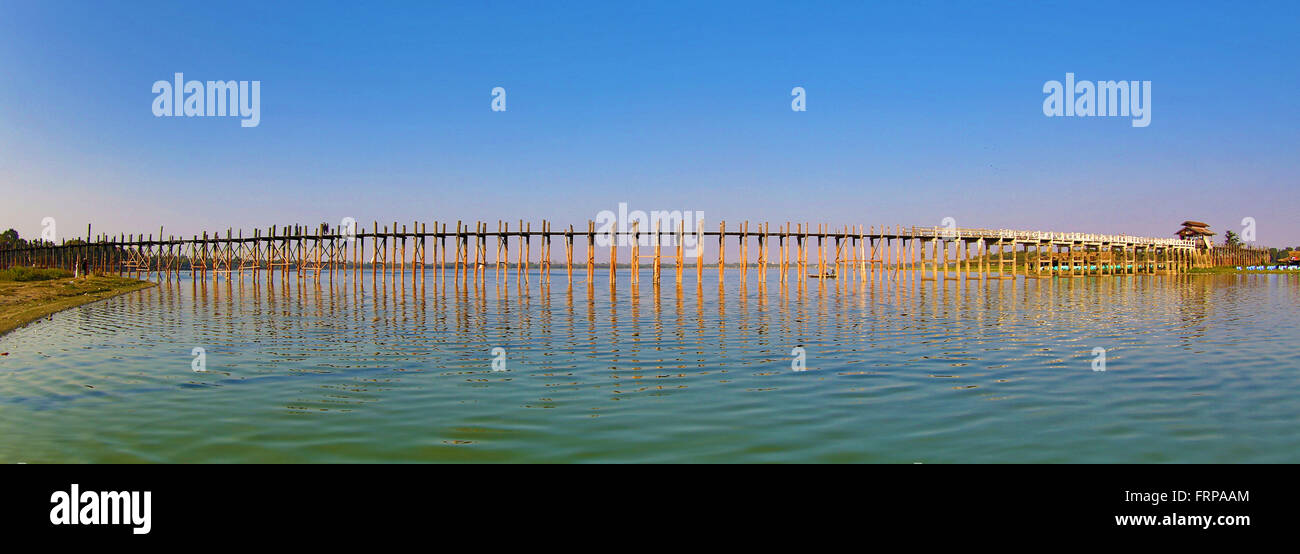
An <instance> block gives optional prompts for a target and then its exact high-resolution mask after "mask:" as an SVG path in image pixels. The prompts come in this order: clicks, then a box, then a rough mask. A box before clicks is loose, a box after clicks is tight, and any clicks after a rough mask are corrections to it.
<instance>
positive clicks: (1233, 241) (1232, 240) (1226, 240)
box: [1223, 231, 1241, 246]
mask: <svg viewBox="0 0 1300 554" xmlns="http://www.w3.org/2000/svg"><path fill="white" fill-rule="evenodd" d="M1223 245H1224V246H1241V238H1240V237H1238V236H1237V233H1234V232H1232V231H1224V232H1223Z"/></svg>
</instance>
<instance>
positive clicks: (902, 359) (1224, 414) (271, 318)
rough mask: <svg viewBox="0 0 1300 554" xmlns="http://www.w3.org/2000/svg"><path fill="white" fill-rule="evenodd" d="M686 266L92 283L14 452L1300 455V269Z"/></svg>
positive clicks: (5, 441) (22, 398)
mask: <svg viewBox="0 0 1300 554" xmlns="http://www.w3.org/2000/svg"><path fill="white" fill-rule="evenodd" d="M666 273H667V275H666V277H667V279H666V281H667V283H666V285H665V286H664V287H662V288H661V289H660V290H658V291H656V290H655V289H654V287H653V286H652V285H651V281H650V279H649V274H648V272H647V273H646V274H645V277H643V280H642V282H641V284H640V286H639V288H638V289H633V288H632V287H631V286H630V285H629V284H628V282H627V276H626V274H624V275H621V276H620V282H619V283H618V285H617V286H616V287H615V289H614V290H613V291H612V292H611V288H610V286H609V283H608V279H607V277H606V276H605V275H603V274H598V275H597V278H596V280H595V282H596V284H595V285H594V286H593V287H591V289H588V287H587V285H586V284H585V280H584V279H582V278H581V277H580V280H579V281H578V282H577V283H575V284H574V285H573V287H572V288H570V287H568V286H567V285H566V282H565V277H564V275H563V274H561V273H556V274H555V275H554V280H553V282H552V284H551V285H550V286H549V287H547V288H543V287H541V286H540V285H539V281H540V279H539V277H538V276H537V275H536V274H534V275H533V276H532V277H531V278H530V283H529V286H528V288H527V289H522V288H521V287H520V286H519V283H518V281H517V279H514V278H513V275H512V279H511V280H510V281H509V282H508V283H506V284H503V285H501V286H498V285H497V284H496V283H495V282H494V281H493V279H492V278H491V276H489V279H488V281H487V287H486V290H481V291H474V290H470V291H468V292H465V291H462V292H456V291H447V292H445V293H444V292H443V291H440V290H439V291H435V290H433V288H432V287H424V288H421V287H419V286H417V285H414V284H413V283H414V281H415V279H414V277H413V276H411V275H409V274H408V275H407V276H406V282H405V284H403V283H402V282H401V280H399V282H398V283H397V287H396V289H395V290H394V289H390V288H388V287H384V286H379V287H376V286H375V285H372V284H371V283H370V282H369V281H368V277H369V275H368V274H367V275H366V277H367V279H366V280H363V282H360V283H358V282H355V281H352V280H348V279H345V278H342V279H336V281H335V282H333V283H331V282H329V281H324V282H322V283H321V284H319V285H317V284H315V283H314V282H312V281H310V280H309V281H306V282H305V283H303V284H301V285H299V284H297V283H294V282H292V280H291V282H290V284H289V285H288V286H286V285H284V284H283V283H282V282H281V281H280V280H276V281H275V283H274V284H273V285H271V286H268V284H267V283H265V282H262V283H259V284H257V285H256V286H255V285H254V284H253V283H252V282H251V280H248V279H246V280H245V281H244V282H242V283H240V282H235V283H229V282H225V281H218V282H216V283H215V284H214V283H194V282H191V281H189V280H184V281H181V282H179V283H170V284H166V283H164V284H162V285H160V286H159V287H157V288H154V289H150V290H145V291H140V292H136V293H132V294H129V295H125V296H121V297H117V298H113V299H110V300H107V301H104V302H99V303H96V304H91V305H87V306H82V307H79V308H75V309H72V310H69V311H65V312H61V313H59V314H56V315H54V316H53V317H52V318H51V319H50V320H48V321H44V322H40V323H38V324H34V325H31V326H29V327H26V328H23V329H19V330H17V331H15V332H13V333H10V334H8V335H5V336H3V337H0V352H8V353H9V354H8V355H7V356H0V461H3V462H8V463H14V462H28V463H39V462H896V463H913V462H924V463H953V462H1291V463H1294V462H1297V461H1300V430H1298V429H1300V425H1297V424H1296V422H1297V421H1300V402H1297V400H1296V399H1297V397H1298V393H1300V371H1298V370H1300V363H1297V362H1296V361H1295V355H1296V354H1295V344H1296V339H1297V338H1300V330H1298V329H1297V317H1296V316H1295V307H1296V306H1297V305H1300V277H1296V276H1289V275H1260V276H1209V275H1207V276H1136V277H1133V276H1129V277H1109V276H1108V277H1083V278H1058V279H1038V280H1024V279H1021V280H1018V281H1012V280H989V281H978V280H964V279H963V280H946V281H943V282H934V281H928V282H919V283H917V284H915V285H914V286H906V287H902V286H897V285H893V284H880V283H877V284H875V285H863V286H858V285H857V284H852V285H850V284H849V283H847V282H843V283H837V282H834V281H831V282H826V283H822V282H818V281H813V282H812V283H809V284H808V285H807V287H806V288H804V289H799V288H797V287H795V286H793V285H790V286H787V287H781V286H778V285H777V284H776V283H777V280H776V275H775V274H774V273H773V274H771V276H770V277H769V281H768V285H767V286H766V287H759V286H758V283H757V277H756V275H755V274H754V273H753V272H751V274H750V275H749V278H748V286H742V284H741V283H740V282H739V275H738V272H737V271H735V270H729V271H728V273H727V283H726V284H725V286H722V287H720V286H719V285H718V282H717V277H716V274H713V273H710V272H706V273H705V279H704V283H703V285H702V286H697V285H696V284H695V282H694V275H693V274H692V273H691V272H688V275H687V277H686V281H687V282H686V285H685V286H684V287H683V288H681V289H678V288H677V287H676V286H674V285H673V283H672V277H671V270H669V271H668V272H666ZM837 285H838V286H840V287H842V288H839V289H837V288H836V286H837ZM196 347H198V348H202V349H204V356H205V358H204V360H205V369H206V371H204V372H195V371H194V370H193V363H194V360H195V356H194V355H193V352H194V349H195V348H196ZM796 347H802V348H803V349H804V352H805V357H806V366H805V367H806V370H805V371H794V370H793V369H792V361H793V359H794V356H793V355H792V350H793V349H795V348H796ZM493 348H502V349H503V351H498V352H504V360H503V361H500V358H501V356H494V355H493V353H492V350H493ZM1095 348H1103V349H1105V357H1106V363H1105V367H1104V369H1105V371H1095V370H1094V365H1095V362H1096V361H1097V360H1098V357H1097V356H1096V355H1095V354H1094V349H1095ZM494 358H497V359H498V360H499V361H498V364H500V363H504V371H494V370H493V360H494ZM500 367H501V366H500V365H498V368H500Z"/></svg>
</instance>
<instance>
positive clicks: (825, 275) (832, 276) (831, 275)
mask: <svg viewBox="0 0 1300 554" xmlns="http://www.w3.org/2000/svg"><path fill="white" fill-rule="evenodd" d="M808 276H809V277H812V278H813V279H836V278H838V277H837V276H836V275H835V270H833V269H832V270H831V272H830V273H823V274H821V275H817V274H815V273H809V274H808Z"/></svg>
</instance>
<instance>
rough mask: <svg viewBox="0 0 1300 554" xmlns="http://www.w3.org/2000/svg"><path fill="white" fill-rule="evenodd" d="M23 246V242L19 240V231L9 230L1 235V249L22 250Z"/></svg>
mask: <svg viewBox="0 0 1300 554" xmlns="http://www.w3.org/2000/svg"><path fill="white" fill-rule="evenodd" d="M22 246H23V241H22V239H20V238H18V231H15V230H13V229H9V230H8V231H5V232H3V233H0V248H21V247H22Z"/></svg>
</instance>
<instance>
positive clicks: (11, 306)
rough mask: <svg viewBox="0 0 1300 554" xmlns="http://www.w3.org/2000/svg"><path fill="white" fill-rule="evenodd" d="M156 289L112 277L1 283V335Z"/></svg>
mask: <svg viewBox="0 0 1300 554" xmlns="http://www.w3.org/2000/svg"><path fill="white" fill-rule="evenodd" d="M152 286H154V283H150V282H148V281H139V280H136V279H128V278H126V277H117V276H111V275H95V276H90V277H81V278H72V277H66V278H55V279H48V280H38V281H0V335H5V334H7V333H8V332H10V331H12V330H14V329H17V328H19V327H23V326H25V325H27V324H28V323H31V322H33V321H38V320H40V319H41V318H44V317H46V316H49V315H50V314H53V313H55V312H59V311H63V310H66V309H68V308H72V307H76V306H81V305H83V304H89V303H91V302H97V301H100V300H103V299H105V298H111V297H113V296H117V295H119V294H126V293H128V292H133V291H137V290H141V289H146V288H149V287H152Z"/></svg>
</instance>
